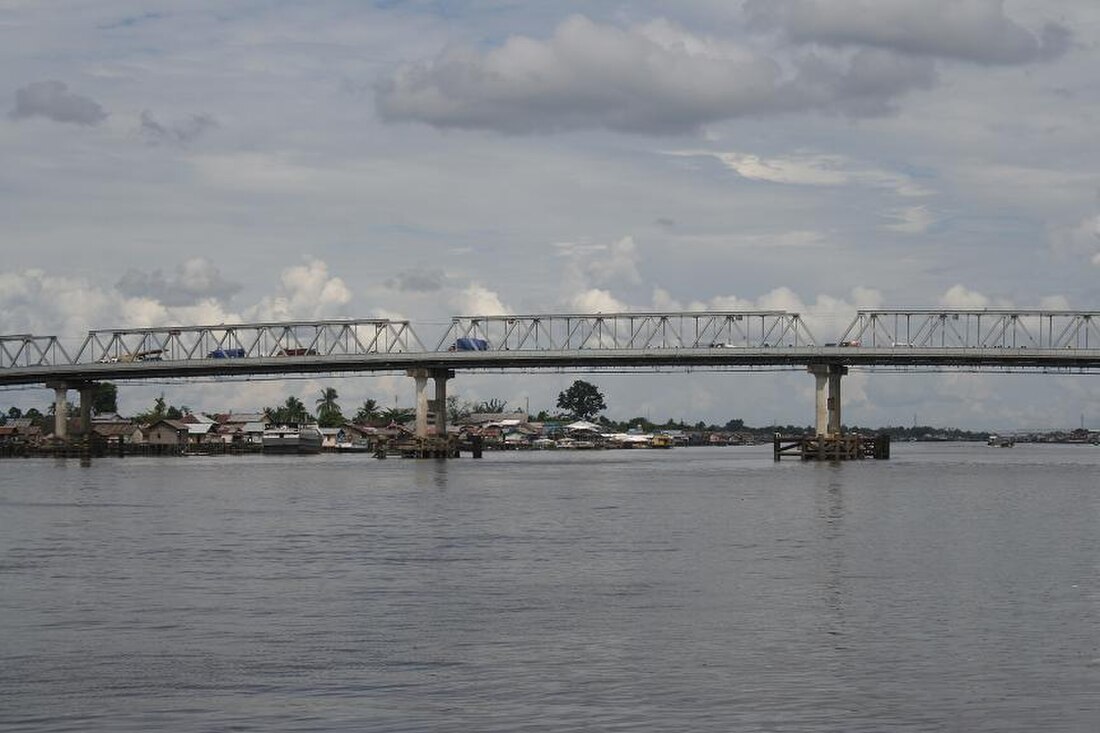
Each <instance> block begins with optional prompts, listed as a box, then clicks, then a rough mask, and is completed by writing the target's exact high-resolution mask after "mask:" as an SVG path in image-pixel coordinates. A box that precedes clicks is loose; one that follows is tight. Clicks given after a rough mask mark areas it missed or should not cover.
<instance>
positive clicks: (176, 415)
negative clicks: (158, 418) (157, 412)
mask: <svg viewBox="0 0 1100 733" xmlns="http://www.w3.org/2000/svg"><path fill="white" fill-rule="evenodd" d="M183 415H184V411H183V410H181V409H180V408H178V407H176V406H175V405H169V406H168V409H167V410H165V411H164V416H165V417H166V418H168V419H169V420H179V419H180V418H182V417H183Z"/></svg>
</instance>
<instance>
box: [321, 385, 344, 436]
mask: <svg viewBox="0 0 1100 733" xmlns="http://www.w3.org/2000/svg"><path fill="white" fill-rule="evenodd" d="M339 397H340V395H338V394H336V388H335V387H325V388H324V389H323V390H321V396H320V397H319V398H317V424H318V425H320V426H321V427H323V428H334V427H338V426H340V425H343V424H344V415H343V413H342V412H341V411H340V405H339V404H337V403H336V400H337V399H339Z"/></svg>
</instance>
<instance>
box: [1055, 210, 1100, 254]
mask: <svg viewBox="0 0 1100 733" xmlns="http://www.w3.org/2000/svg"><path fill="white" fill-rule="evenodd" d="M1050 244H1051V246H1052V247H1053V248H1054V250H1055V251H1057V252H1064V253H1067V254H1070V255H1077V256H1081V255H1084V256H1091V257H1092V262H1093V264H1100V214H1096V215H1094V216H1088V217H1085V218H1084V219H1082V220H1081V222H1080V223H1078V224H1077V225H1076V226H1070V227H1065V228H1061V229H1055V230H1054V231H1053V232H1052V233H1051V237H1050Z"/></svg>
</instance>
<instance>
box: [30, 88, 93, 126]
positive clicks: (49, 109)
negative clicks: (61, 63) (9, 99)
mask: <svg viewBox="0 0 1100 733" xmlns="http://www.w3.org/2000/svg"><path fill="white" fill-rule="evenodd" d="M11 116H12V118H13V119H17V120H20V119H26V118H28V117H45V118H46V119H49V120H53V121H54V122H67V123H72V124H76V125H98V124H99V123H100V122H103V120H105V119H107V113H106V112H104V111H103V107H101V106H100V105H99V103H98V102H96V101H95V100H93V99H90V98H88V97H82V96H80V95H79V94H73V93H72V92H70V91H69V87H68V86H67V85H66V84H65V83H64V82H60V81H56V80H49V81H36V82H33V83H31V84H28V85H27V86H25V87H22V88H21V89H17V90H16V91H15V107H14V108H13V109H12V111H11Z"/></svg>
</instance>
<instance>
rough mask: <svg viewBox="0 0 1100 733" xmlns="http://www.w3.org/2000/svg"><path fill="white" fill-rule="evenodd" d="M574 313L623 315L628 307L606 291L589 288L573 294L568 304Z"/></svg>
mask: <svg viewBox="0 0 1100 733" xmlns="http://www.w3.org/2000/svg"><path fill="white" fill-rule="evenodd" d="M568 305H569V308H570V310H571V311H573V312H575V313H623V312H626V311H629V310H630V307H629V306H628V305H626V304H625V303H623V302H622V301H620V300H618V299H617V298H615V296H613V295H612V294H611V293H610V292H608V291H607V290H601V289H599V288H591V289H589V290H585V291H584V292H581V293H576V294H574V295H573V296H572V297H571V298H570V299H569V302H568Z"/></svg>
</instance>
